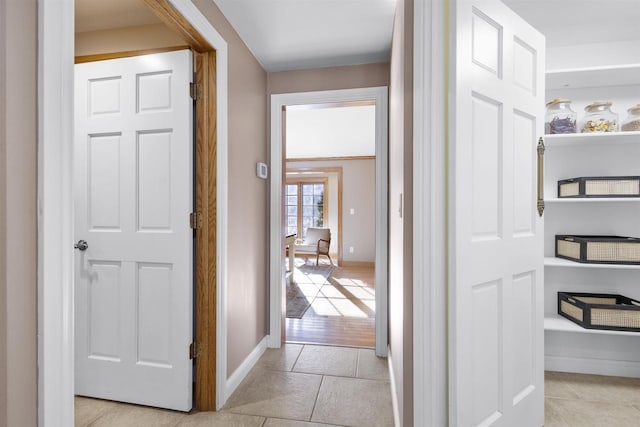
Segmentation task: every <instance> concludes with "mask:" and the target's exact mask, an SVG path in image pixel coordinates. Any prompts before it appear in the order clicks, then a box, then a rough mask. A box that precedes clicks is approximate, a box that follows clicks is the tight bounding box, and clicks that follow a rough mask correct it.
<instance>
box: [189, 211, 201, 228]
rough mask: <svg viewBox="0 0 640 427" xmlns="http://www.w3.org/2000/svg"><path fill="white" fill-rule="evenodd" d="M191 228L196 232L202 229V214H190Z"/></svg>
mask: <svg viewBox="0 0 640 427" xmlns="http://www.w3.org/2000/svg"><path fill="white" fill-rule="evenodd" d="M189 226H190V227H191V228H193V229H194V230H197V229H199V228H202V214H201V213H200V212H191V213H190V214H189Z"/></svg>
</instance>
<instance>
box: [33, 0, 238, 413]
mask: <svg viewBox="0 0 640 427" xmlns="http://www.w3.org/2000/svg"><path fill="white" fill-rule="evenodd" d="M147 4H149V5H150V6H152V9H154V11H155V12H156V13H158V14H160V15H164V16H165V18H166V19H167V21H170V22H173V25H174V26H175V27H176V29H177V30H178V31H180V32H183V33H184V34H186V35H188V36H189V37H187V40H188V41H189V45H190V46H191V47H192V48H193V49H194V50H195V51H196V52H207V51H213V49H215V52H214V56H213V57H212V60H211V61H209V60H207V59H206V58H205V59H204V60H202V61H201V62H200V65H201V66H204V67H205V68H206V69H207V70H208V71H209V72H211V74H210V75H209V76H208V77H207V78H206V79H204V80H205V82H209V81H215V82H216V86H217V93H216V92H215V91H207V90H206V88H205V90H203V91H202V93H203V94H205V97H203V99H206V102H207V103H209V107H208V108H207V109H203V110H204V111H205V112H206V114H208V115H209V116H208V117H209V119H211V118H215V119H216V122H211V123H212V125H211V126H207V127H203V128H202V129H199V131H202V132H203V133H204V135H208V137H209V138H211V137H213V138H215V139H217V146H213V147H215V148H217V150H203V151H201V152H205V153H208V152H214V156H216V155H217V157H212V159H215V160H214V163H213V165H215V166H217V168H216V167H211V168H209V169H208V172H207V173H209V174H213V176H214V177H215V178H216V179H215V180H212V179H209V180H204V181H205V182H207V181H209V182H211V181H213V182H215V181H217V182H218V186H217V187H213V189H209V188H207V191H210V190H212V191H213V192H214V193H213V194H214V195H215V199H216V200H217V209H215V210H214V211H213V212H215V214H214V217H213V218H211V219H210V220H208V221H207V223H208V224H209V226H210V228H209V233H210V235H214V236H215V238H214V239H213V241H212V244H213V243H215V246H217V248H218V249H219V250H220V252H221V253H220V254H219V255H218V256H217V257H215V256H214V257H213V258H210V259H212V265H213V267H214V269H215V270H213V271H215V272H216V274H213V273H212V274H211V277H210V279H209V282H211V281H212V280H213V281H214V282H215V283H216V284H217V285H218V286H210V289H211V290H212V291H213V295H211V296H210V297H209V298H208V302H210V303H212V304H213V303H215V302H216V300H219V301H220V302H221V303H220V304H218V305H217V310H215V311H213V310H209V311H208V312H209V313H212V314H213V313H215V315H213V316H210V317H209V319H207V321H208V322H209V324H210V325H212V327H211V328H209V329H208V335H207V338H208V340H207V341H206V342H205V341H204V340H203V341H201V342H200V344H201V346H200V355H203V354H206V355H207V356H206V357H201V358H199V360H198V359H196V360H197V363H202V362H206V363H207V364H208V366H209V368H208V369H207V370H204V369H203V370H200V372H201V374H207V373H208V374H210V376H209V378H208V380H207V381H208V383H207V384H209V386H207V387H202V390H201V391H200V397H198V396H199V393H198V389H197V387H196V396H197V400H198V402H205V401H206V402H208V405H207V406H206V408H208V409H216V408H219V407H220V406H221V405H222V403H223V402H222V396H223V394H222V393H221V390H224V387H225V382H226V375H218V376H216V375H215V372H226V365H225V357H224V355H222V357H220V356H219V355H217V354H216V353H217V352H218V351H219V349H220V347H222V348H225V343H226V331H225V330H224V322H223V321H221V320H220V319H224V317H225V306H224V300H223V299H221V298H218V297H219V295H220V294H221V293H222V292H223V286H224V284H225V282H224V279H225V274H226V269H225V266H226V255H225V254H226V250H225V249H226V231H225V230H226V217H227V213H226V187H225V183H226V181H227V180H226V174H227V167H226V163H227V160H226V158H227V150H226V142H227V140H226V120H227V93H226V84H227V70H226V69H227V45H226V42H225V41H224V39H223V38H222V37H221V36H220V34H218V33H217V31H216V30H215V29H214V28H213V27H212V25H211V24H210V23H209V21H208V20H207V19H206V18H205V17H204V16H203V15H202V13H201V12H200V11H199V10H198V9H197V8H196V7H195V6H194V5H193V4H191V2H182V1H178V0H175V1H170V2H169V1H166V2H165V1H160V2H157V1H153V2H147ZM73 20H74V7H73V2H65V3H63V6H60V5H58V4H56V5H51V3H48V4H47V3H46V2H44V3H43V5H42V7H41V8H40V27H39V28H40V31H39V40H40V43H41V46H40V49H39V50H40V54H39V55H40V60H39V75H40V82H39V88H40V90H39V102H38V104H39V108H40V122H39V129H40V136H39V153H38V155H39V159H40V162H39V182H40V183H41V185H40V186H39V188H40V194H39V199H40V203H41V208H40V209H41V214H40V220H39V230H40V232H39V255H38V257H39V282H38V289H39V298H38V299H39V301H40V307H39V313H40V315H39V319H40V324H39V349H40V354H39V366H40V369H39V385H40V386H39V399H38V401H39V402H40V403H39V405H40V406H39V416H40V419H41V420H55V421H53V422H54V423H56V424H59V425H73V418H74V415H73V406H74V405H73V393H74V387H73V384H74V366H73V360H74V358H73V352H74V333H73V325H74V310H73V280H72V279H71V277H72V275H73V268H74V267H73V266H74V257H73V255H74V254H73V252H72V250H73V249H72V247H70V244H72V243H71V242H73V238H74V235H73V223H74V221H73V196H72V184H73V181H72V174H71V167H72V165H73V160H72V157H73V156H72V146H71V144H72V140H73V138H72V137H71V135H73V127H72V126H73V121H72V117H73V115H72V114H73V113H72V111H73V90H72V89H71V88H72V87H73V74H74V73H73V57H74V37H73V30H72V28H73V25H72V22H73ZM194 25H197V28H198V30H196V29H195V27H194ZM212 86H213V85H212ZM209 93H213V94H215V95H214V96H206V95H207V94H209ZM216 95H217V96H216ZM205 122H206V121H202V122H201V123H205ZM216 124H217V126H216ZM209 140H211V139H209ZM213 147H211V148H213ZM215 151H217V152H215ZM204 158H205V156H200V159H204ZM201 166H202V165H201V164H196V168H199V167H201ZM196 223H197V220H196ZM211 226H212V228H213V230H211ZM202 229H203V230H205V228H204V227H203V228H202ZM214 231H215V233H214ZM208 240H209V239H201V241H208ZM216 258H217V259H216ZM196 311H199V307H196ZM60 319H62V320H63V321H62V322H61V321H60ZM218 343H219V344H220V345H219V346H218V345H217V344H218ZM205 346H208V351H206V352H205V351H204V349H205V348H206V347H205ZM185 351H187V352H188V351H189V350H188V349H185ZM217 356H218V357H217ZM202 378H204V377H202ZM214 383H215V384H216V385H217V387H215V388H214V387H213V384H214ZM214 390H215V391H214ZM204 408H205V407H203V409H204Z"/></svg>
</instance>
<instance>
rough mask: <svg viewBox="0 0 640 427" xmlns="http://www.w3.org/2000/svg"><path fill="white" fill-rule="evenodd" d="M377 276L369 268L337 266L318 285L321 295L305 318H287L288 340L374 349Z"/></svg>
mask: <svg viewBox="0 0 640 427" xmlns="http://www.w3.org/2000/svg"><path fill="white" fill-rule="evenodd" d="M299 261H300V260H296V264H297V263H298V262H299ZM309 262H312V261H309ZM374 277H375V275H374V269H373V268H370V267H351V268H342V267H335V268H334V270H333V272H332V273H331V275H330V276H329V278H328V280H327V281H326V282H325V283H324V284H318V285H316V286H318V288H319V290H320V292H319V293H318V294H317V296H316V297H315V298H314V299H313V301H312V302H311V306H310V307H309V308H308V309H307V311H306V312H305V314H304V316H303V317H302V318H301V319H292V318H287V319H286V341H287V342H295V343H305V344H326V345H337V346H347V347H367V348H373V347H375V288H374Z"/></svg>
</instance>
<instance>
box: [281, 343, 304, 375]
mask: <svg viewBox="0 0 640 427" xmlns="http://www.w3.org/2000/svg"><path fill="white" fill-rule="evenodd" d="M285 345H286V343H285ZM305 347H306V344H302V348H301V349H300V352H299V353H298V355H297V356H296V361H295V362H293V365H291V371H289V372H295V371H294V370H293V369H294V368H295V367H296V364H297V363H298V360H300V356H301V355H302V351H303V350H304V348H305ZM286 352H287V350H286V349H285V353H286Z"/></svg>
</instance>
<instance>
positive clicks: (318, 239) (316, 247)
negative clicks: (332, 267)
mask: <svg viewBox="0 0 640 427" xmlns="http://www.w3.org/2000/svg"><path fill="white" fill-rule="evenodd" d="M330 246H331V230H329V229H328V228H314V227H309V228H307V234H306V236H305V238H304V240H303V241H302V244H299V245H298V244H296V245H295V253H296V255H302V256H305V255H315V256H316V265H318V261H319V259H320V255H326V256H327V257H328V258H329V262H330V263H332V264H333V261H332V260H331V255H329V247H330Z"/></svg>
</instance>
